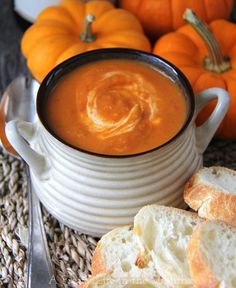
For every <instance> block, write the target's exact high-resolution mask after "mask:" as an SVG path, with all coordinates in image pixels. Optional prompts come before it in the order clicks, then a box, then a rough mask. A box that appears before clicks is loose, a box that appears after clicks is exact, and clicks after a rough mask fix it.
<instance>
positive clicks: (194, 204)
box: [184, 166, 236, 226]
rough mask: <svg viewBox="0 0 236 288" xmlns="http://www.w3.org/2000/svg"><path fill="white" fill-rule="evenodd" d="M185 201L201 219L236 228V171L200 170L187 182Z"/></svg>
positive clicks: (216, 168) (213, 168) (218, 168)
mask: <svg viewBox="0 0 236 288" xmlns="http://www.w3.org/2000/svg"><path fill="white" fill-rule="evenodd" d="M184 200H185V202H186V203H187V204H188V205H189V206H190V207H191V208H192V209H194V210H195V211H198V215H199V216H200V217H204V218H207V219H211V220H214V219H216V220H222V221H225V222H227V223H229V224H231V225H233V226H236V171H234V170H231V169H228V168H225V167H214V166H213V167H209V168H202V169H200V170H199V171H198V172H196V173H195V174H194V175H193V176H192V177H191V179H190V180H189V181H188V182H187V184H186V186H185V191H184Z"/></svg>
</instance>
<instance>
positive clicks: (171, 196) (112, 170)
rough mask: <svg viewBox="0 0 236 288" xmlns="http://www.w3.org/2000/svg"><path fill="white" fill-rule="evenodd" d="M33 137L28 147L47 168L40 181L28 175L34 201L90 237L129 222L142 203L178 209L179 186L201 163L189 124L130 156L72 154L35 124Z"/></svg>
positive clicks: (192, 127) (179, 201) (180, 192)
mask: <svg viewBox="0 0 236 288" xmlns="http://www.w3.org/2000/svg"><path fill="white" fill-rule="evenodd" d="M37 135H38V136H37V137H36V138H34V139H33V141H31V145H32V147H33V149H34V150H35V151H37V152H38V153H40V154H43V155H45V156H46V158H47V159H48V161H49V166H50V167H51V168H49V170H48V171H47V176H46V177H43V178H42V179H40V177H38V175H35V174H34V173H31V177H32V183H33V185H34V188H35V190H36V193H37V195H38V197H39V199H40V200H41V202H42V203H43V204H44V205H45V207H46V208H47V209H48V210H49V211H50V212H51V213H52V215H54V216H55V217H56V218H57V219H59V220H60V221H61V222H62V223H64V224H66V225H68V226H70V227H72V228H75V229H77V230H79V231H81V232H85V233H88V234H92V235H96V236H101V235H102V234H104V233H106V232H107V231H109V230H111V229H112V228H114V227H116V226H120V225H126V224H130V223H132V222H133V217H134V215H135V214H136V213H137V212H138V210H139V209H140V208H141V207H142V206H144V205H146V204H152V203H161V204H165V205H171V206H176V207H184V206H185V204H184V201H183V187H184V184H185V183H186V180H187V179H188V178H189V177H190V176H191V175H192V174H193V172H194V171H195V170H196V169H197V168H199V167H200V166H201V165H202V156H201V155H200V154H199V153H198V150H197V148H196V139H195V129H194V126H193V125H191V127H189V128H188V129H187V130H186V131H185V132H184V133H183V134H182V135H181V136H180V137H179V138H177V140H176V141H174V142H172V143H170V144H168V145H167V146H164V147H163V148H160V149H159V150H157V151H154V152H150V153H147V154H144V155H140V156H135V157H130V158H106V157H102V156H94V155H89V154H85V153H83V152H80V151H76V153H75V150H74V149H73V148H70V147H68V146H66V145H64V144H63V143H61V142H59V141H58V140H57V139H55V138H54V137H53V136H52V135H50V134H49V133H48V132H47V130H45V129H44V127H43V126H42V125H40V124H39V127H38V133H37Z"/></svg>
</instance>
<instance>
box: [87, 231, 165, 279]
mask: <svg viewBox="0 0 236 288" xmlns="http://www.w3.org/2000/svg"><path fill="white" fill-rule="evenodd" d="M138 256H139V255H138V246H137V243H136V241H135V235H134V233H133V229H132V227H130V226H124V227H119V228H116V229H114V230H112V231H110V232H109V233H107V234H106V235H104V236H103V237H102V238H101V239H100V241H99V242H98V244H97V247H96V249H95V252H94V254H93V259H92V275H93V276H94V275H97V274H109V275H110V276H112V277H113V278H124V279H126V278H131V279H133V278H140V279H141V278H146V279H150V280H158V279H159V278H160V277H159V274H158V272H157V270H156V268H155V265H154V263H153V262H151V261H150V262H149V263H148V265H147V266H146V267H145V268H143V267H140V263H139V259H138Z"/></svg>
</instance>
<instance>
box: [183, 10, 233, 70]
mask: <svg viewBox="0 0 236 288" xmlns="http://www.w3.org/2000/svg"><path fill="white" fill-rule="evenodd" d="M183 18H184V20H185V21H186V22H187V23H189V24H190V25H191V26H192V27H193V28H194V29H195V30H196V31H197V33H198V34H199V35H200V36H201V38H202V39H203V41H204V43H205V44H206V46H207V49H208V54H209V55H208V56H207V57H206V58H205V59H204V61H205V63H204V66H205V68H206V69H207V70H209V71H212V72H215V73H222V72H225V71H227V70H229V69H230V68H231V65H230V61H229V59H227V57H224V56H223V55H222V52H221V49H220V46H219V44H218V42H217V40H216V39H215V37H214V35H213V34H212V33H211V31H210V30H209V28H208V27H207V25H206V24H205V23H203V22H202V21H201V20H200V18H199V17H198V16H197V15H196V14H195V13H194V12H193V11H192V10H191V9H189V8H187V9H186V10H185V12H184V16H183Z"/></svg>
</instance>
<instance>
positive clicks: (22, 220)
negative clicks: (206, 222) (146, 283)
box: [0, 141, 236, 287]
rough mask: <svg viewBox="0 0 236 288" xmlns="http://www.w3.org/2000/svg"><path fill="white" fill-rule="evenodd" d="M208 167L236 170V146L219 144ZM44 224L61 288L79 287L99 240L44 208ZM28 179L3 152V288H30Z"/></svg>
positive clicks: (0, 249)
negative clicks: (73, 227)
mask: <svg viewBox="0 0 236 288" xmlns="http://www.w3.org/2000/svg"><path fill="white" fill-rule="evenodd" d="M204 165H205V166H211V165H221V166H225V167H228V168H231V169H234V170H236V142H235V141H234V142H232V141H231V142H222V141H215V142H213V143H211V145H210V146H209V147H208V149H207V151H206V152H205V154H204ZM42 210H43V221H44V227H45V231H46V235H47V239H48V246H49V249H50V253H51V259H52V262H53V264H54V267H55V273H56V275H55V278H56V282H57V285H58V287H76V286H77V285H78V283H80V282H81V281H84V280H85V279H87V277H88V276H89V274H90V272H91V258H92V253H93V251H94V249H95V246H96V243H97V240H98V239H94V238H93V237H91V236H88V235H84V234H81V233H78V232H76V231H74V230H72V229H70V228H68V227H66V226H64V225H62V224H61V223H59V222H58V221H57V220H56V219H55V218H53V217H52V216H51V215H50V214H49V213H48V212H47V211H46V210H45V209H44V208H43V209H42ZM27 223H28V202H27V176H26V170H25V167H24V164H23V162H21V161H19V160H17V159H14V158H13V157H11V156H9V155H8V154H6V153H4V152H3V151H2V149H0V287H26V279H27V257H28V255H27V241H28V240H27V233H28V229H27Z"/></svg>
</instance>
